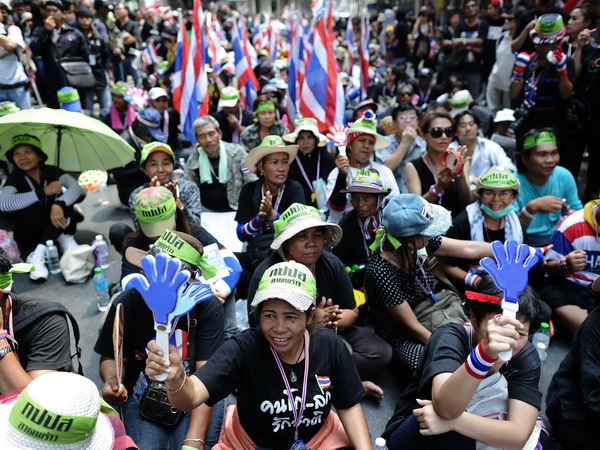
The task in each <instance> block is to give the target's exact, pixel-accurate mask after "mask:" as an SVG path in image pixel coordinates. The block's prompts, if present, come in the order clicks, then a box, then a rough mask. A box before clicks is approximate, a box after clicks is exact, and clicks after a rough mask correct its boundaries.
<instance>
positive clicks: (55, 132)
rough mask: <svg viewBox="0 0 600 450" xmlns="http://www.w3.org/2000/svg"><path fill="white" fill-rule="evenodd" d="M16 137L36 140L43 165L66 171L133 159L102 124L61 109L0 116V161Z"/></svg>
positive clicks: (118, 164) (125, 145)
mask: <svg viewBox="0 0 600 450" xmlns="http://www.w3.org/2000/svg"><path fill="white" fill-rule="evenodd" d="M19 134H31V135H33V136H36V137H38V138H39V139H40V141H41V142H42V150H43V151H44V153H46V154H47V155H48V161H47V162H46V164H48V165H51V166H57V167H60V168H61V169H62V170H64V171H67V172H81V171H84V170H90V169H103V170H108V169H114V168H116V167H123V166H125V165H126V164H127V163H129V162H130V161H133V159H134V157H135V150H134V149H133V147H131V146H130V145H129V144H128V143H127V142H126V141H125V140H123V138H122V137H121V136H119V135H118V134H117V133H115V132H114V131H113V130H111V129H110V128H109V127H108V126H106V125H105V124H104V123H102V122H100V121H99V120H97V119H94V118H93V117H89V116H86V115H85V114H81V113H78V112H71V111H65V110H64V109H50V108H40V109H26V110H22V111H19V112H16V113H13V114H8V115H6V116H4V117H0V158H2V159H6V151H7V150H9V149H10V142H11V139H12V138H13V137H14V136H17V135H19Z"/></svg>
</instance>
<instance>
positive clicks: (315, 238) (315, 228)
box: [248, 203, 392, 400]
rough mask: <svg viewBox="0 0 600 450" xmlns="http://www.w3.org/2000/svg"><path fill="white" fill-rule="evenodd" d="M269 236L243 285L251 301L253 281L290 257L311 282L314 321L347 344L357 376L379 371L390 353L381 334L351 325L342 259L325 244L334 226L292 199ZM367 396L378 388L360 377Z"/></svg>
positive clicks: (338, 235)
mask: <svg viewBox="0 0 600 450" xmlns="http://www.w3.org/2000/svg"><path fill="white" fill-rule="evenodd" d="M273 225H274V227H275V240H274V241H273V243H272V244H271V249H273V250H275V251H276V253H273V254H271V255H270V256H269V257H268V258H267V259H265V260H264V261H263V262H262V263H261V264H260V265H259V266H258V267H257V268H256V270H255V271H254V275H253V276H252V280H251V281H250V286H249V287H248V303H251V302H252V299H253V298H254V295H255V292H256V290H257V288H258V286H259V281H260V279H261V278H262V276H263V274H264V273H265V272H267V271H269V267H271V266H273V265H274V264H276V263H278V262H281V261H296V262H298V263H301V264H303V265H305V266H306V267H308V268H309V270H310V271H311V272H312V273H313V274H314V276H315V280H316V283H317V292H318V299H319V302H318V304H317V307H316V309H315V316H314V319H315V323H316V325H319V326H323V327H325V326H327V327H330V328H333V329H335V330H336V331H338V332H339V334H340V336H342V337H343V338H344V339H345V340H346V341H347V342H348V343H349V344H350V346H351V347H352V350H353V351H352V360H353V361H354V364H355V365H356V368H357V370H358V374H359V375H360V377H361V379H362V380H368V379H369V378H372V377H373V376H375V375H376V374H378V373H379V372H381V371H382V370H383V369H384V368H385V367H387V365H388V364H389V362H390V359H391V358H392V351H391V349H390V346H389V345H388V344H387V343H386V342H385V341H384V340H383V339H381V338H379V337H377V336H376V335H375V334H373V333H372V332H370V331H368V330H366V329H364V328H363V327H358V326H356V320H357V319H358V308H357V306H356V301H355V299H354V291H353V289H352V283H351V282H350V277H349V276H348V274H347V273H346V270H345V269H344V265H343V264H342V262H341V261H340V260H339V259H338V258H337V257H336V256H334V255H332V254H331V253H330V252H329V251H323V250H324V248H325V247H327V248H331V247H335V246H336V245H337V244H338V243H339V242H340V241H341V239H342V230H341V229H340V227H339V226H338V225H335V224H332V223H327V222H323V221H322V220H321V217H320V214H319V211H318V210H317V209H316V208H313V207H310V206H306V205H302V204H300V203H294V204H293V205H292V206H290V207H289V208H288V209H286V210H285V211H284V213H283V214H282V215H281V217H280V218H279V220H277V221H276V222H275V223H274V224H273ZM363 385H364V386H365V388H366V390H367V394H368V395H370V396H372V397H374V398H376V399H378V400H380V399H382V398H383V391H382V390H381V388H380V387H379V386H377V385H376V384H375V383H373V382H371V381H364V382H363Z"/></svg>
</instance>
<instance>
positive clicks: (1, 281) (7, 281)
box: [0, 263, 34, 291]
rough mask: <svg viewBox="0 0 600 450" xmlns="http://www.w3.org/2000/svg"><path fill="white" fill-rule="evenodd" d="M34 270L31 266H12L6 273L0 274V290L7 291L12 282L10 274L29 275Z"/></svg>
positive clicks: (21, 264)
mask: <svg viewBox="0 0 600 450" xmlns="http://www.w3.org/2000/svg"><path fill="white" fill-rule="evenodd" d="M33 270H34V266H33V264H25V263H17V264H13V266H12V267H11V269H10V270H9V271H8V272H7V273H0V290H2V291H3V290H4V289H7V288H8V287H9V286H10V285H11V284H12V282H13V277H12V273H13V272H15V273H29V272H31V271H33Z"/></svg>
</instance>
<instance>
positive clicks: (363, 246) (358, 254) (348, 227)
mask: <svg viewBox="0 0 600 450" xmlns="http://www.w3.org/2000/svg"><path fill="white" fill-rule="evenodd" d="M339 225H340V228H341V229H342V231H343V232H344V235H343V236H344V238H343V239H342V240H341V242H340V243H339V244H338V245H336V246H335V247H333V254H334V255H335V256H337V257H338V258H339V259H340V260H341V261H342V262H343V263H344V264H345V265H346V266H352V265H353V264H366V262H367V259H368V257H369V253H368V252H369V251H368V250H367V249H368V247H369V245H371V244H372V243H373V241H374V240H375V232H372V233H371V238H370V239H366V238H365V235H364V233H363V231H362V229H361V227H360V225H359V218H358V216H357V215H356V210H355V209H353V210H352V211H350V212H348V213H346V214H344V215H343V216H342V218H341V220H340V223H339Z"/></svg>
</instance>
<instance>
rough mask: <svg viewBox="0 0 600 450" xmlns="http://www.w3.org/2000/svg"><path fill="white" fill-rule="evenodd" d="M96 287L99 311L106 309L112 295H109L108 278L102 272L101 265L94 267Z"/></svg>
mask: <svg viewBox="0 0 600 450" xmlns="http://www.w3.org/2000/svg"><path fill="white" fill-rule="evenodd" d="M94 289H96V298H97V299H98V311H106V308H108V303H109V302H110V295H108V280H107V279H106V277H105V276H104V274H103V273H102V268H101V267H96V268H95V269H94Z"/></svg>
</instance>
